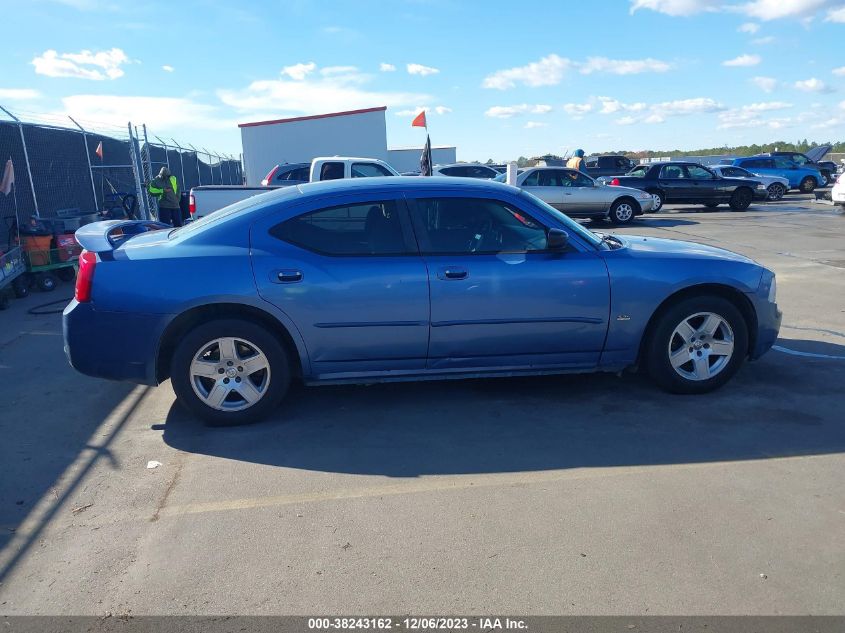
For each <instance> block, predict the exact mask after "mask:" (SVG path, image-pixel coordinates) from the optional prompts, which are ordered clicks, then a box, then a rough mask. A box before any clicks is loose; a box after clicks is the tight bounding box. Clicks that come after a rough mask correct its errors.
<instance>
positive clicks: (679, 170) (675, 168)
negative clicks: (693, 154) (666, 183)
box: [660, 165, 687, 180]
mask: <svg viewBox="0 0 845 633" xmlns="http://www.w3.org/2000/svg"><path fill="white" fill-rule="evenodd" d="M660 177H661V178H665V179H667V180H678V179H679V178H686V177H687V176H686V174H685V173H684V168H683V167H681V166H680V165H666V166H665V167H663V169H661V170H660Z"/></svg>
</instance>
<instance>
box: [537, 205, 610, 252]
mask: <svg viewBox="0 0 845 633" xmlns="http://www.w3.org/2000/svg"><path fill="white" fill-rule="evenodd" d="M520 193H521V195H523V196H525V197H526V198H528V199H530V200H531V201H532V202H534V203H535V204H537V206H540V207H542V208H543V210H544V211H546V212H548V213H549V214H550V215H551V216H552V217H554V218H555V219H557V220H558V221H559V222H561V223H562V224H563V225H564V226H566V228H567V230H569V231H571V232H572V233H575V234H576V235H578V237H580V238H581V239H583V240H584V241H585V242H587V243H588V244H592V245H593V246H595V247H597V248H600V247H601V243H602V240H601V238H600V237H599V236H598V235H596V234H595V233H593V232H592V231H589V230H587V229H585V228H584V227H583V226H581V225H580V224H578V222H576V221H575V220H573V219H572V218H570V217H569V216H568V215H566V214H565V213H562V212H560V211H558V210H557V209H555V208H554V207H553V206H550V205H548V204H546V203H545V202H543V201H542V200H540V198H538V197H537V196H535V195H533V194H530V193H528V192H527V191H522V192H520Z"/></svg>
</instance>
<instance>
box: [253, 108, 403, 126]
mask: <svg viewBox="0 0 845 633" xmlns="http://www.w3.org/2000/svg"><path fill="white" fill-rule="evenodd" d="M385 110H387V106H380V107H378V108H364V109H363V110H347V111H346V112H329V113H328V114H313V115H311V116H298V117H293V118H292V119H276V120H274V121H256V122H254V123H238V127H255V126H256V125H273V124H275V123H293V122H294V121H311V120H313V119H327V118H329V117H333V116H346V115H348V114H366V113H367V112H384V111H385Z"/></svg>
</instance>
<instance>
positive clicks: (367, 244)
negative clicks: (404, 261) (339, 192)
mask: <svg viewBox="0 0 845 633" xmlns="http://www.w3.org/2000/svg"><path fill="white" fill-rule="evenodd" d="M270 234H271V235H272V236H273V237H276V238H278V239H280V240H284V241H285V242H290V243H291V244H295V245H297V246H300V247H302V248H306V249H308V250H310V251H314V252H316V253H322V254H324V255H405V254H407V253H408V252H409V250H408V248H407V246H406V244H405V239H404V237H403V234H402V225H401V223H400V220H399V214H398V212H397V209H396V203H395V202H393V201H389V202H367V203H362V204H356V205H349V206H339V207H331V208H328V209H320V210H319V211H311V212H310V213H305V214H303V215H300V216H297V217H295V218H291V219H290V220H286V221H285V222H282V223H281V224H278V225H276V226H274V227H273V228H272V229H270Z"/></svg>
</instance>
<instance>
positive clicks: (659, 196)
mask: <svg viewBox="0 0 845 633" xmlns="http://www.w3.org/2000/svg"><path fill="white" fill-rule="evenodd" d="M647 193H650V194H651V199H652V200H653V201H654V204H653V205H652V206H651V211H649V213H657V212H658V211H660V209H662V208H663V202H664V201H665V200H666V196H665V194H664V193H663V192H662V191H659V190H657V189H651V190H649V191H648V192H647Z"/></svg>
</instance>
